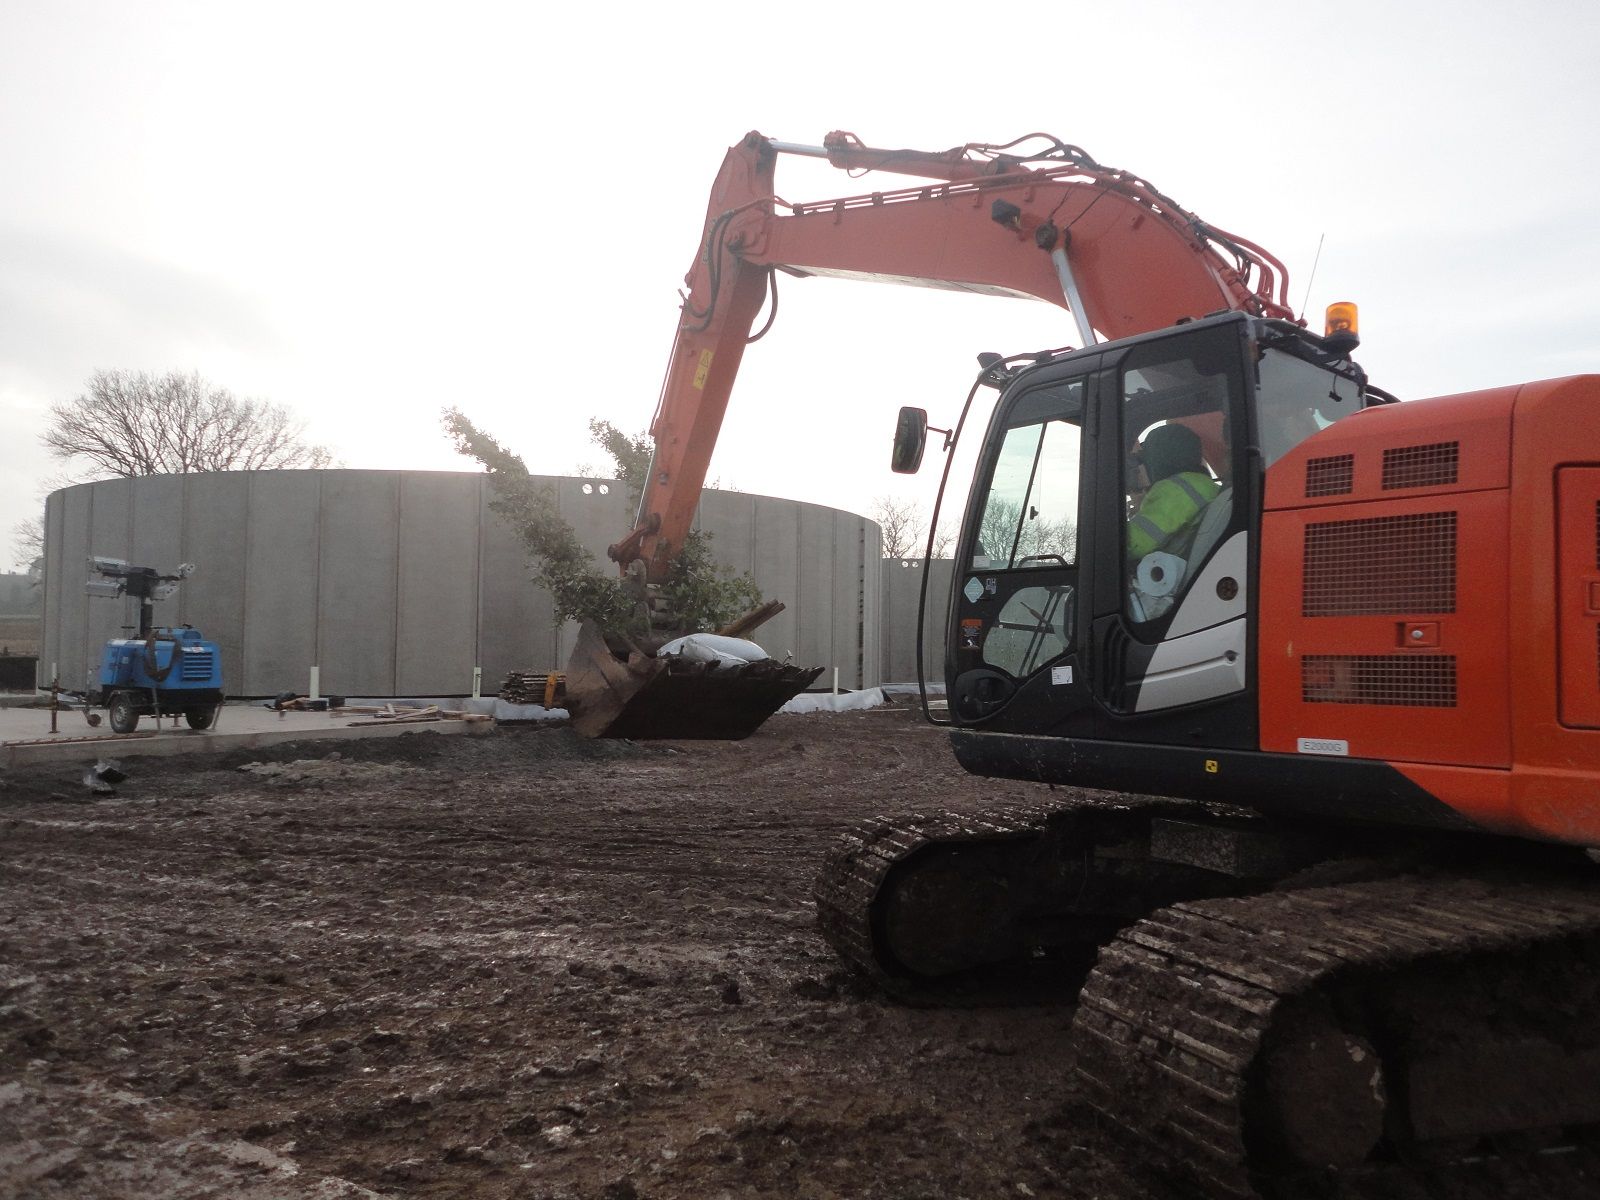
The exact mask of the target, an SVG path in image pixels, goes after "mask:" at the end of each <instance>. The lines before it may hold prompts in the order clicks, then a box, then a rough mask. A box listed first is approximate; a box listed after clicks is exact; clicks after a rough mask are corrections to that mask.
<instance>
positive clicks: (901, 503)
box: [870, 496, 922, 558]
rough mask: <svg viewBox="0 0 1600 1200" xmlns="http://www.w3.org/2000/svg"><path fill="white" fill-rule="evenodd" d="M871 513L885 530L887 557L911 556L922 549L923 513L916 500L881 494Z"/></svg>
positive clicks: (884, 545)
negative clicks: (897, 498)
mask: <svg viewBox="0 0 1600 1200" xmlns="http://www.w3.org/2000/svg"><path fill="white" fill-rule="evenodd" d="M870 515H871V517H872V519H873V520H874V521H876V522H877V523H878V528H879V529H881V530H882V531H883V556H884V557H885V558H911V557H912V556H913V555H915V554H917V553H918V552H919V551H920V550H921V548H922V547H921V542H922V539H921V536H920V534H921V531H922V513H921V511H920V510H919V509H918V507H917V503H916V501H915V500H896V499H895V498H894V497H893V496H879V497H878V498H877V499H876V500H874V501H873V502H872V512H871V514H870Z"/></svg>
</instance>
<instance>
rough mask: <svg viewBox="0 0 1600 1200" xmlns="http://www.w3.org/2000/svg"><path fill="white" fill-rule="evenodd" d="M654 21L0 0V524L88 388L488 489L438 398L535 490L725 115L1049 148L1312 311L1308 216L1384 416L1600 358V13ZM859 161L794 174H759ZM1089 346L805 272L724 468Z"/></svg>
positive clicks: (635, 341)
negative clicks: (1398, 402) (208, 400)
mask: <svg viewBox="0 0 1600 1200" xmlns="http://www.w3.org/2000/svg"><path fill="white" fill-rule="evenodd" d="M641 9H642V11H639V12H635V11H633V9H632V7H631V6H623V5H546V6H540V9H539V10H536V9H535V7H534V6H533V5H532V4H482V3H459V2H458V3H452V4H450V5H444V4H438V5H422V6H416V5H405V4H397V3H384V4H378V3H366V4H340V3H330V2H327V0H322V2H319V3H315V4H301V3H293V2H278V3H274V4H270V5H262V4H249V5H246V4H233V3H222V2H218V0H212V2H209V3H178V2H173V0H142V2H140V3H137V4H131V3H126V2H125V0H123V2H110V0H106V2H94V0H82V2H72V0H4V2H3V3H0V164H3V176H4V183H3V185H0V433H3V436H0V536H3V535H6V534H8V533H9V531H10V529H11V527H12V526H13V525H14V524H15V523H16V522H17V521H19V520H21V519H23V518H25V517H27V516H29V515H30V514H32V513H33V512H35V511H37V509H38V507H39V503H40V494H41V492H40V489H41V487H42V485H43V484H44V481H45V480H46V479H47V478H48V477H50V476H51V475H52V474H54V472H55V470H56V468H55V467H54V466H53V465H52V464H51V463H50V462H49V461H48V460H47V459H46V457H45V455H44V454H43V452H42V451H41V450H40V448H39V445H38V436H39V433H40V431H41V428H42V425H43V420H44V416H45V411H46V409H47V408H48V406H49V405H50V404H51V402H53V401H56V400H62V399H68V398H70V397H72V396H73V395H75V394H77V392H78V391H79V390H80V389H81V386H82V384H83V382H84V380H85V379H86V378H87V377H88V376H89V375H90V374H91V373H92V372H93V371H94V370H96V369H97V368H127V369H143V370H150V371H166V370H170V369H178V370H184V371H189V370H198V371H199V372H200V373H201V374H203V375H205V376H207V377H208V378H210V379H211V380H213V381H215V382H217V383H219V384H222V385H224V386H226V387H229V388H231V389H233V390H234V391H235V392H237V393H239V394H242V395H247V396H254V397H263V398H267V399H271V400H274V401H277V402H280V403H282V404H285V405H288V406H290V407H292V408H293V409H294V410H295V411H296V412H298V413H299V414H301V415H303V416H304V418H305V419H306V421H307V424H308V431H307V432H308V436H309V437H310V439H311V440H314V441H317V442H321V443H323V444H325V445H327V446H328V447H330V448H331V449H332V450H333V452H334V453H335V455H336V456H337V457H338V458H339V459H341V460H342V461H343V463H344V465H346V466H351V467H384V468H389V467H395V468H399V467H405V468H437V469H469V468H470V467H471V466H472V464H470V463H468V462H467V461H465V460H463V459H460V458H459V457H457V456H456V455H455V454H454V453H452V452H451V450H450V449H449V448H448V447H447V445H446V444H445V441H444V438H443V436H442V435H441V433H440V431H439V422H438V412H439V409H440V408H441V407H442V406H444V405H447V404H457V405H460V406H461V407H462V408H463V409H465V410H466V411H467V412H468V414H469V415H471V416H472V417H473V418H474V419H476V420H477V421H478V422H479V423H480V424H482V425H484V426H486V427H488V428H490V429H491V430H493V431H494V432H496V433H497V434H499V435H500V436H501V437H502V438H503V439H504V440H505V441H506V442H508V443H509V444H510V445H512V446H513V447H514V448H516V449H518V450H519V451H521V452H522V454H523V455H524V457H525V458H526V459H527V461H528V464H529V466H530V468H532V469H533V470H535V471H537V472H547V473H566V472H570V471H572V470H573V469H574V468H576V467H577V466H578V465H579V464H580V463H590V464H594V465H599V464H600V463H601V462H602V461H603V460H602V459H601V457H600V456H599V455H598V454H597V452H596V451H594V450H593V448H592V447H590V446H589V445H588V442H587V437H586V432H585V423H586V421H587V420H588V418H589V417H591V416H604V417H607V418H609V419H611V420H612V421H614V422H615V423H616V424H618V425H620V426H621V427H623V428H625V429H639V428H643V427H644V426H645V425H646V424H647V422H648V421H649V418H650V414H651V412H652V410H653V408H654V404H655V400H656V395H657V391H658V389H659V385H660V380H661V374H662V369H663V365H664V362H665V357H666V354H667V351H668V348H669V346H670V344H671V339H672V333H673V330H674V328H675V324H676V320H677V304H678V300H677V288H678V287H679V286H680V284H681V281H682V277H683V274H684V272H685V271H686V269H687V268H688V266H689V262H690V259H691V257H692V255H693V253H694V251H695V248H696V242H697V239H698V236H699V232H700V224H701V221H702V218H703V215H704V210H705V198H706V193H707V189H708V188H709V186H710V183H711V180H712V177H713V176H714V174H715V172H716V169H717V167H718V165H719V163H720V162H721V159H722V155H723V153H724V150H725V148H726V147H727V146H728V145H729V144H731V143H732V142H734V141H737V140H738V139H739V137H740V136H741V135H742V134H744V132H745V131H747V130H749V129H759V130H761V131H762V132H763V133H766V134H768V135H769V136H772V137H775V138H778V139H781V140H786V141H795V142H813V143H814V142H820V141H821V139H822V137H823V135H824V134H826V133H827V132H828V131H829V130H832V129H848V130H852V131H854V132H856V133H857V134H859V135H860V136H861V137H862V138H863V139H864V140H865V141H866V142H867V143H868V144H870V145H876V146H910V147H916V148H922V149H938V148H944V147H947V146H951V145H956V144H958V143H962V142H967V141H993V142H1003V141H1007V140H1010V139H1011V138H1013V137H1016V136H1018V135H1020V134H1023V133H1028V132H1031V131H1036V130H1040V131H1044V132H1048V133H1053V134H1055V135H1057V136H1059V137H1061V138H1063V139H1064V140H1067V141H1071V142H1075V143H1077V144H1079V145H1081V146H1083V147H1084V148H1085V149H1087V150H1088V151H1089V152H1090V153H1091V154H1093V155H1094V156H1095V157H1097V158H1098V159H1100V161H1102V162H1106V163H1111V164H1114V165H1116V166H1119V167H1125V168H1128V169H1130V170H1133V171H1136V172H1138V173H1139V174H1141V175H1144V176H1145V177H1146V178H1148V179H1150V180H1152V181H1153V182H1154V183H1155V184H1156V185H1157V186H1158V187H1160V188H1162V189H1163V190H1164V191H1166V192H1167V193H1169V194H1170V195H1172V196H1173V197H1175V198H1176V199H1177V200H1178V201H1179V202H1180V203H1182V204H1184V205H1185V206H1186V207H1188V208H1190V209H1192V210H1194V211H1195V212H1197V213H1199V214H1200V215H1201V216H1202V217H1204V218H1206V219H1208V220H1210V221H1213V222H1215V223H1216V224H1218V225H1220V226H1222V227H1224V228H1227V229H1231V230H1233V231H1234V232H1236V233H1239V234H1242V235H1243V236H1246V237H1249V238H1252V239H1253V240H1255V241H1257V242H1259V243H1261V244H1262V245H1264V246H1266V247H1267V248H1268V249H1270V250H1272V251H1274V252H1275V253H1276V254H1278V255H1279V256H1280V257H1281V258H1283V259H1284V260H1285V261H1286V262H1287V264H1288V265H1289V268H1290V275H1291V285H1292V286H1291V295H1292V298H1293V300H1294V302H1295V303H1296V304H1297V305H1298V304H1299V303H1300V302H1301V300H1302V298H1303V297H1304V296H1305V294H1306V293H1305V289H1306V285H1307V275H1308V272H1309V269H1310V266H1311V262H1312V258H1313V255H1314V253H1315V251H1316V246H1317V239H1318V237H1319V236H1320V235H1322V234H1324V233H1326V235H1327V244H1326V247H1325V249H1324V251H1323V255H1322V262H1321V265H1320V267H1319V268H1318V270H1317V274H1316V279H1315V283H1314V285H1313V286H1312V289H1311V294H1310V304H1309V310H1310V311H1311V312H1312V313H1314V314H1319V313H1320V312H1321V309H1322V307H1323V306H1324V305H1325V304H1326V303H1328V302H1329V301H1331V300H1335V299H1352V300H1355V301H1357V302H1359V303H1360V304H1361V306H1362V332H1363V336H1364V339H1365V344H1364V347H1363V351H1362V354H1361V358H1362V360H1363V362H1364V363H1365V364H1366V366H1367V368H1368V370H1369V371H1370V372H1371V374H1372V376H1373V378H1374V381H1375V382H1378V383H1380V384H1382V385H1384V386H1386V387H1387V388H1389V389H1390V390H1391V391H1395V392H1398V393H1400V394H1402V395H1404V396H1408V397H1420V396H1427V395H1435V394H1441V393H1448V392H1452V391H1461V390H1467V389H1472V388H1477V387H1484V386H1489V385H1495V384H1503V383H1512V382H1519V381H1523V380H1528V379H1536V378H1544V377H1549V376H1556V375H1566V374H1573V373H1577V372H1581V371H1593V370H1597V369H1600V286H1597V284H1600V216H1597V215H1596V212H1597V210H1596V207H1595V200H1594V197H1595V195H1596V194H1597V192H1600V162H1597V153H1596V144H1597V134H1596V129H1597V127H1600V72H1597V71H1596V70H1595V69H1594V65H1593V64H1594V62H1595V59H1596V53H1597V51H1600V5H1596V4H1594V3H1593V2H1592V0H1588V2H1581V3H1580V2H1572V3H1566V2H1561V3H1555V2H1551V3H1527V4H1523V5H1520V6H1512V5H1508V4H1504V3H1483V2H1479V0H1465V2H1462V0H1458V2H1456V3H1449V4H1443V3H1415V4H1396V3H1388V4H1366V3H1352V4H1342V5H1328V4H1317V5H1309V4H1306V5H1301V4H1292V3H1280V4H1275V5H1263V4H1260V3H1251V4H1239V5H1230V4H1224V3H1207V4H1199V3H1188V4H1177V3H1146V4H1117V3H1111V2H1102V3H1098V4H1093V5H1089V4H1081V3H1076V2H1072V0H1067V2H1063V3H1058V4H1054V5H1049V6H1046V7H1044V8H1036V9H1028V8H1015V7H1005V6H1000V7H993V6H991V7H989V8H987V9H984V8H981V7H980V8H977V9H975V8H973V7H972V6H971V5H965V4H963V5H956V4H948V3H943V2H942V0H930V2H927V3H923V4H919V5H916V6H912V7H909V8H908V7H906V6H904V5H881V6H880V5H874V4H872V3H870V2H869V3H867V4H854V5H841V6H833V5H828V4H812V5H806V6H799V7H796V6H792V5H791V6H783V7H782V8H781V9H780V8H779V7H777V6H766V5H755V4H750V3H723V2H721V0H716V2H712V3H701V4H686V5H677V4H665V5H652V6H649V7H648V9H643V8H642V6H641ZM877 178H879V179H881V180H882V182H881V183H878V184H876V185H874V184H873V183H871V182H870V181H869V182H865V183H863V182H857V181H851V180H849V179H847V178H845V177H844V176H842V175H840V174H839V173H837V172H833V171H831V169H829V168H827V167H826V166H824V165H820V164H816V163H810V162H803V161H802V162H796V163H794V164H793V165H791V164H790V163H789V162H788V161H787V160H786V161H785V162H784V163H781V164H780V169H779V176H778V187H779V191H780V192H781V193H782V194H783V195H785V196H786V197H788V198H790V199H795V200H798V199H813V198H819V197H823V196H831V195H848V194H855V193H859V192H861V191H864V190H870V189H871V188H872V187H873V186H878V187H885V188H887V187H893V186H896V184H897V179H896V177H893V176H881V177H877ZM1318 319H1320V318H1318ZM1073 340H1075V338H1074V336H1073V334H1072V332H1071V324H1070V318H1069V317H1068V316H1067V314H1066V313H1065V312H1064V311H1061V310H1058V309H1054V308H1052V307H1050V306H1047V305H1043V304H1038V303H1031V302H1026V301H1020V300H1002V299H993V298H985V297H971V296H955V295H949V294H945V293H934V292H926V291H923V290H920V289H910V288H889V287H883V286H874V285H867V284H859V283H847V282H837V281H825V280H786V281H785V285H784V288H783V297H782V310H781V312H780V316H779V321H778V324H777V327H776V328H775V329H774V331H773V333H772V334H771V335H770V336H768V337H767V338H766V340H764V341H762V342H760V343H759V344H757V345H756V346H754V347H752V348H751V350H750V351H749V353H748V354H747V355H746V359H745V368H744V372H743V374H742V376H741V378H740V380H739V383H738V386H737V388H736V390H735V393H734V398H733V402H732V405H731V407H730V412H729V418H728V421H727V424H726V426H725V430H724V435H723V438H722V441H721V443H720V445H719V447H718V451H717V455H716V458H715V460H714V462H713V465H712V474H713V476H716V477H719V478H720V480H721V481H722V482H723V483H724V484H726V485H732V486H736V487H739V488H741V489H743V490H746V491H753V492H761V493H765V494H769V495H776V496H787V497H792V498H795V499H801V500H814V501H819V502H826V503H835V504H838V505H840V506H842V507H848V508H852V509H855V510H857V511H865V510H867V509H869V508H870V507H871V504H872V501H873V498H874V497H876V496H879V495H883V494H891V493H892V494H897V495H905V496H916V497H924V496H926V495H927V494H928V491H929V484H930V483H931V478H924V479H919V481H917V482H915V483H912V484H909V485H908V484H907V483H906V482H905V481H903V480H902V479H900V478H899V477H897V476H892V475H891V474H890V473H889V471H888V467H887V463H888V443H889V438H890V434H891V431H892V427H893V419H894V412H895V409H896V408H897V406H898V405H900V404H902V403H919V404H922V405H923V406H925V407H927V408H928V409H929V410H930V412H931V413H932V415H933V416H934V418H935V420H936V422H937V418H939V417H940V416H947V415H948V416H953V415H954V412H955V410H956V408H957V406H958V405H959V403H960V401H961V399H962V397H963V396H964V395H965V392H966V388H967V386H968V383H969V382H970V378H971V373H972V369H973V364H974V357H973V356H974V355H975V354H976V353H977V352H978V351H981V350H996V351H1000V352H1003V353H1009V352H1016V351H1021V350H1029V349H1036V348H1041V347H1044V346H1051V345H1059V344H1062V343H1064V342H1069V341H1073ZM931 475H932V472H930V471H929V470H927V469H926V468H925V470H924V476H925V477H931ZM621 532H623V531H622V530H619V531H618V533H619V534H620V533H621ZM9 551H10V546H9V538H5V539H4V540H3V541H0V563H4V562H7V561H9V560H10V558H11V557H12V556H11V555H10V553H9Z"/></svg>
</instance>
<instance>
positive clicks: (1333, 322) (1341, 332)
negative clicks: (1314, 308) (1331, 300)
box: [1323, 300, 1361, 354]
mask: <svg viewBox="0 0 1600 1200" xmlns="http://www.w3.org/2000/svg"><path fill="white" fill-rule="evenodd" d="M1323 320H1324V322H1325V323H1324V326H1323V336H1324V337H1326V338H1327V339H1328V340H1329V341H1330V342H1331V343H1332V344H1333V345H1334V347H1335V348H1336V349H1339V350H1342V351H1343V352H1344V353H1346V354H1348V353H1350V351H1352V350H1354V349H1355V348H1356V347H1357V346H1359V345H1360V344H1361V319H1360V315H1359V314H1358V313H1357V312H1356V306H1355V305H1354V304H1351V303H1350V302H1349V301H1348V300H1340V301H1338V302H1337V303H1335V304H1330V305H1328V311H1327V314H1326V316H1325V317H1324V318H1323Z"/></svg>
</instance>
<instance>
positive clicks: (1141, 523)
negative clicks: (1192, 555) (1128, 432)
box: [1128, 421, 1222, 561]
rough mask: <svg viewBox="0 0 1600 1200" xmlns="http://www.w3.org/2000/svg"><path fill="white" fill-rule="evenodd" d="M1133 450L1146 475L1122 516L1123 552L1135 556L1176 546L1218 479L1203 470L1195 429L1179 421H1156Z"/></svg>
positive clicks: (1214, 490) (1208, 500) (1212, 495)
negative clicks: (1138, 494)
mask: <svg viewBox="0 0 1600 1200" xmlns="http://www.w3.org/2000/svg"><path fill="white" fill-rule="evenodd" d="M1133 456H1134V460H1135V461H1136V462H1137V463H1138V464H1139V465H1140V466H1141V467H1143V469H1144V473H1145V477H1146V478H1147V479H1148V480H1149V481H1150V486H1149V489H1148V490H1147V491H1146V492H1145V493H1144V496H1143V498H1142V499H1141V500H1140V501H1139V505H1138V508H1137V509H1135V511H1134V513H1133V515H1132V516H1131V517H1129V518H1128V557H1129V559H1130V560H1134V561H1137V560H1138V559H1141V558H1143V557H1144V556H1145V555H1147V554H1149V553H1150V552H1151V551H1154V550H1167V549H1171V548H1173V547H1176V546H1179V545H1180V544H1181V543H1182V542H1183V540H1184V535H1185V534H1187V533H1189V532H1190V531H1191V530H1193V529H1194V527H1195V526H1196V525H1197V524H1198V523H1199V520H1200V514H1201V513H1202V512H1204V511H1205V507H1206V505H1208V504H1210V503H1211V501H1213V500H1215V499H1216V498H1217V493H1218V492H1220V491H1221V490H1222V485H1221V484H1220V483H1218V482H1217V480H1215V479H1213V478H1212V476H1211V473H1210V472H1209V471H1207V470H1206V465H1205V457H1204V454H1203V453H1202V450H1201V445H1200V435H1199V434H1197V433H1195V431H1194V430H1192V429H1190V428H1188V427H1187V426H1184V425H1178V424H1174V423H1172V422H1170V421H1169V422H1167V423H1166V424H1164V425H1157V426H1156V427H1155V428H1154V429H1152V430H1150V431H1149V432H1148V433H1146V434H1145V435H1144V440H1143V441H1142V442H1140V443H1139V445H1138V447H1137V448H1136V449H1135V450H1134V455H1133Z"/></svg>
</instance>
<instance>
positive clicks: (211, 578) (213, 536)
mask: <svg viewBox="0 0 1600 1200" xmlns="http://www.w3.org/2000/svg"><path fill="white" fill-rule="evenodd" d="M134 482H136V483H138V484H139V485H140V486H143V484H144V483H145V480H142V479H141V480H136V481H134ZM249 515H250V472H248V471H218V472H216V473H214V474H207V475H185V476H184V477H183V552H184V553H183V557H184V560H185V561H187V562H192V563H194V565H195V570H194V576H193V578H191V579H188V580H186V581H185V582H184V583H183V584H181V585H180V586H179V588H178V597H177V599H178V614H179V616H178V619H179V620H180V621H181V622H182V623H184V624H186V625H193V626H194V627H195V628H196V629H198V630H199V631H200V633H201V634H202V636H204V637H205V638H207V639H208V640H210V641H213V642H215V643H216V644H217V651H218V653H220V654H221V656H222V687H223V690H224V691H227V692H231V693H233V694H235V695H238V694H239V693H240V692H241V691H242V687H241V674H240V668H241V666H242V665H243V663H244V614H245V605H244V598H245V596H247V595H248V594H249V589H250V588H251V586H252V585H253V584H254V583H255V580H254V579H253V578H252V577H251V575H250V568H249V544H248V537H249ZM151 565H153V564H151ZM169 569H170V568H169ZM156 612H157V615H158V617H159V616H160V614H161V607H160V606H159V605H157V606H156Z"/></svg>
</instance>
